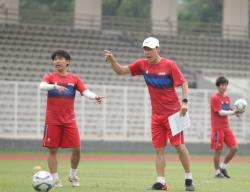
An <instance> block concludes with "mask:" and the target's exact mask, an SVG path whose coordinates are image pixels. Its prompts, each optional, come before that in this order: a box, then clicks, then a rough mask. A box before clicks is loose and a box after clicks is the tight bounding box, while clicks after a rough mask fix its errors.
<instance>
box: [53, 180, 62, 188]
mask: <svg viewBox="0 0 250 192" xmlns="http://www.w3.org/2000/svg"><path fill="white" fill-rule="evenodd" d="M53 187H63V185H62V182H61V181H60V180H59V179H57V180H53Z"/></svg>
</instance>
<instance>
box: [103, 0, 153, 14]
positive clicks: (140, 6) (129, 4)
mask: <svg viewBox="0 0 250 192" xmlns="http://www.w3.org/2000/svg"><path fill="white" fill-rule="evenodd" d="M150 7H151V0H103V15H109V16H121V17H137V18H150V14H151V8H150Z"/></svg>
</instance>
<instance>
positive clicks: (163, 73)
mask: <svg viewBox="0 0 250 192" xmlns="http://www.w3.org/2000/svg"><path fill="white" fill-rule="evenodd" d="M158 75H166V73H165V72H159V73H158Z"/></svg>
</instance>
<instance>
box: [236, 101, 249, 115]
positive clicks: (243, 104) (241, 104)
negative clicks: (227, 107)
mask: <svg viewBox="0 0 250 192" xmlns="http://www.w3.org/2000/svg"><path fill="white" fill-rule="evenodd" d="M234 105H235V107H236V110H237V111H240V112H242V113H243V112H245V111H246V109H247V101H246V100H245V99H237V100H236V101H235V103H234Z"/></svg>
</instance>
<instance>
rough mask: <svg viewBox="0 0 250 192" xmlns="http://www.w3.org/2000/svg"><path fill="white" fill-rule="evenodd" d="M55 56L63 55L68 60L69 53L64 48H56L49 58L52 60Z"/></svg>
mask: <svg viewBox="0 0 250 192" xmlns="http://www.w3.org/2000/svg"><path fill="white" fill-rule="evenodd" d="M56 56H61V57H64V58H65V59H66V60H69V61H70V55H69V53H68V52H67V51H64V50H61V49H59V50H56V51H55V52H54V53H52V55H51V59H52V60H54V59H55V57H56Z"/></svg>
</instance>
